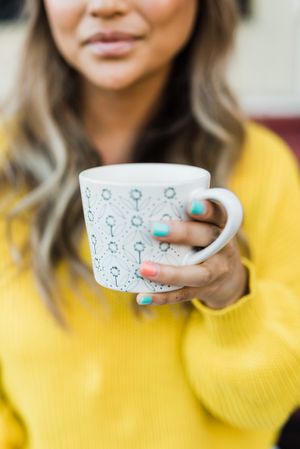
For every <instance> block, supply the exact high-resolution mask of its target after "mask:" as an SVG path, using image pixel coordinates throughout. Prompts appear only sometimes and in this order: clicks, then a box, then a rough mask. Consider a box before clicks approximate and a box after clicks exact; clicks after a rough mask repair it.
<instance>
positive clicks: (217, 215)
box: [187, 199, 227, 228]
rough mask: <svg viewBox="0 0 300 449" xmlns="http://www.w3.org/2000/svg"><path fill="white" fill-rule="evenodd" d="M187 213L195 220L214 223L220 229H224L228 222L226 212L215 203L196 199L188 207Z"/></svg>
mask: <svg viewBox="0 0 300 449" xmlns="http://www.w3.org/2000/svg"><path fill="white" fill-rule="evenodd" d="M187 212H188V213H189V215H190V216H191V217H192V218H193V219H194V220H201V221H205V222H207V223H212V224H215V225H216V226H219V227H220V228H223V227H224V226H225V224H226V221H227V213H226V210H225V209H224V207H223V206H222V205H221V204H220V203H217V202H214V201H208V200H201V201H198V200H196V199H195V200H193V201H192V202H191V203H190V204H189V205H188V209H187Z"/></svg>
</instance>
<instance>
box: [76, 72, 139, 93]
mask: <svg viewBox="0 0 300 449" xmlns="http://www.w3.org/2000/svg"><path fill="white" fill-rule="evenodd" d="M116 72H117V73H116ZM83 76H85V78H86V79H87V80H88V81H89V82H90V83H92V84H93V85H94V86H95V87H98V88H99V89H103V90H111V91H115V92H117V91H120V90H123V89H128V88H130V87H131V86H133V85H135V84H137V83H138V82H139V80H140V79H141V78H142V76H140V75H139V74H138V73H134V72H133V71H131V72H129V71H125V70H123V72H122V70H121V69H119V70H118V69H117V68H116V69H115V70H109V71H104V70H102V71H101V72H100V71H99V70H98V71H95V72H93V73H91V72H90V73H84V74H83Z"/></svg>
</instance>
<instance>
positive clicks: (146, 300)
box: [138, 296, 152, 306]
mask: <svg viewBox="0 0 300 449" xmlns="http://www.w3.org/2000/svg"><path fill="white" fill-rule="evenodd" d="M138 302H139V304H140V305H141V306H146V305H148V304H151V303H152V297H151V296H143V297H142V298H140V299H139V300H138Z"/></svg>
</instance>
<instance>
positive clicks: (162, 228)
mask: <svg viewBox="0 0 300 449" xmlns="http://www.w3.org/2000/svg"><path fill="white" fill-rule="evenodd" d="M152 234H153V235H154V237H166V236H167V235H169V234H170V226H169V225H167V224H166V223H154V225H153V228H152Z"/></svg>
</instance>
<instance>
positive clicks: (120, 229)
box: [81, 183, 186, 292]
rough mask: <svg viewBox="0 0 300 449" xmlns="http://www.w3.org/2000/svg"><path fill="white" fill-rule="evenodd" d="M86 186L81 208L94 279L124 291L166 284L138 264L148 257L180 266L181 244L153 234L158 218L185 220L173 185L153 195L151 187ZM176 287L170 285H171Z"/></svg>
mask: <svg viewBox="0 0 300 449" xmlns="http://www.w3.org/2000/svg"><path fill="white" fill-rule="evenodd" d="M81 188H82V189H83V195H82V198H83V211H84V217H85V221H86V226H87V231H88V237H89V246H90V253H91V256H92V263H93V270H94V273H95V277H96V279H97V280H99V283H100V284H101V285H104V286H105V287H108V288H112V289H117V290H121V291H133V290H135V291H136V292H142V291H149V292H155V291H160V290H163V289H164V290H166V286H165V285H164V286H162V285H161V284H158V283H155V282H152V281H150V280H148V279H144V278H143V277H142V276H141V275H140V273H139V266H140V265H141V263H142V262H143V261H144V260H152V261H154V262H159V263H166V264H174V263H175V264H176V261H177V263H178V260H179V258H180V257H182V253H181V249H180V246H179V245H173V244H172V245H171V244H169V243H165V242H158V241H156V240H155V239H153V237H152V235H151V225H152V223H153V222H155V221H160V222H161V221H168V220H183V219H185V218H186V213H185V211H184V204H183V203H182V202H181V201H179V200H178V199H177V192H176V188H175V187H174V186H168V187H165V188H162V189H161V194H160V195H159V196H158V195H155V198H153V195H152V194H151V189H146V188H139V187H136V188H129V189H127V188H124V189H123V190H124V191H122V195H120V189H116V192H114V189H113V188H111V189H110V188H105V187H103V188H100V189H99V186H97V185H95V184H92V183H89V185H86V186H85V187H81ZM168 287H169V288H170V289H172V286H168Z"/></svg>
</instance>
